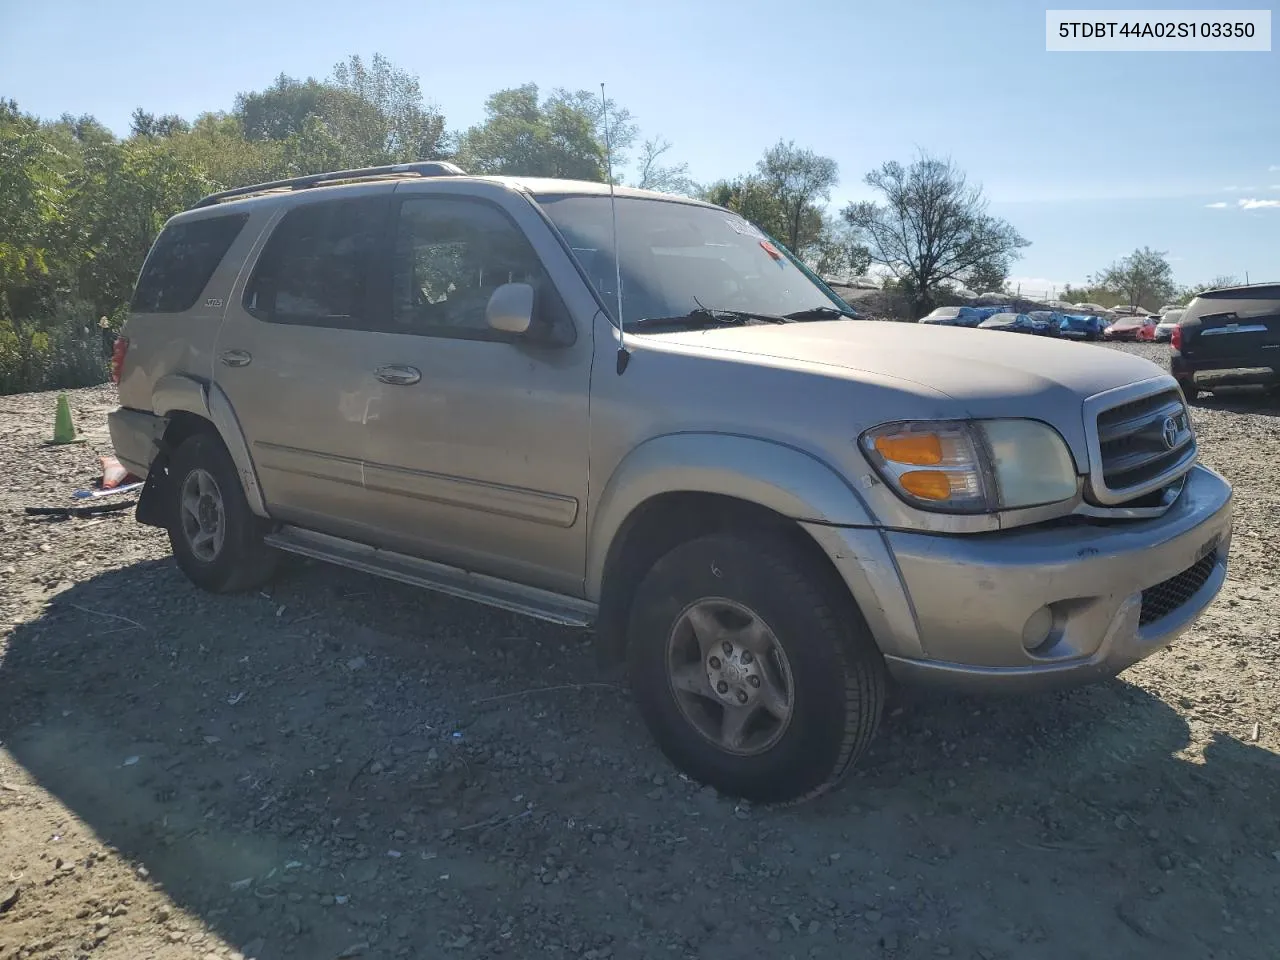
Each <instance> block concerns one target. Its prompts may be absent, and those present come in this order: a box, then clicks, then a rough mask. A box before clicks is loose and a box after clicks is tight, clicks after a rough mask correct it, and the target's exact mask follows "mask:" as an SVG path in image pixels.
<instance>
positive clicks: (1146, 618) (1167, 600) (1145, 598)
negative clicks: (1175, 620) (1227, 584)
mask: <svg viewBox="0 0 1280 960" xmlns="http://www.w3.org/2000/svg"><path fill="white" fill-rule="evenodd" d="M1217 562H1218V558H1217V554H1213V553H1211V554H1209V555H1208V556H1207V557H1204V558H1202V559H1200V560H1197V561H1196V562H1195V563H1194V564H1192V565H1191V566H1189V567H1187V569H1185V570H1183V571H1182V572H1181V573H1180V574H1178V575H1177V576H1174V577H1170V578H1169V579H1168V580H1164V581H1162V582H1161V583H1157V584H1156V585H1155V586H1154V587H1148V588H1147V589H1146V590H1143V591H1142V612H1141V613H1139V614H1138V626H1140V627H1145V626H1146V625H1147V624H1149V623H1155V622H1156V621H1157V620H1161V619H1163V618H1164V617H1167V616H1168V615H1169V614H1171V613H1173V612H1174V611H1175V610H1177V609H1178V608H1179V607H1181V606H1182V605H1183V604H1184V603H1186V602H1187V601H1188V600H1190V599H1191V598H1192V597H1193V596H1194V595H1195V592H1196V591H1197V590H1199V589H1200V588H1201V587H1203V586H1204V585H1205V583H1207V582H1208V580H1209V575H1210V574H1212V573H1213V566H1214V564H1215V563H1217Z"/></svg>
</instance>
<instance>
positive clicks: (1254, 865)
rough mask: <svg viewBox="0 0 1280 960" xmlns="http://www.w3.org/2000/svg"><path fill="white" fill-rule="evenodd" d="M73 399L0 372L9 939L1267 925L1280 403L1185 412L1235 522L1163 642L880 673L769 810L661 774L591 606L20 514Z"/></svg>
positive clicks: (1020, 947) (425, 943)
mask: <svg viewBox="0 0 1280 960" xmlns="http://www.w3.org/2000/svg"><path fill="white" fill-rule="evenodd" d="M993 335H999V334H993ZM1081 349H1085V348H1081ZM1122 349H1130V350H1136V351H1140V352H1142V351H1146V352H1149V353H1150V354H1151V355H1152V356H1153V357H1155V358H1159V357H1162V356H1163V353H1164V350H1163V348H1161V347H1146V346H1143V347H1137V346H1134V347H1125V348H1122ZM71 398H72V408H73V411H74V414H75V419H76V423H77V425H78V426H79V427H81V428H82V429H84V430H85V431H86V434H87V442H86V443H83V444H78V445H74V446H58V447H53V446H46V445H44V444H43V443H42V441H43V440H44V439H45V438H46V437H48V436H49V435H50V434H51V430H52V422H53V413H54V403H55V397H54V395H52V394H38V395H25V396H13V397H2V398H0V431H2V433H3V440H2V441H0V476H2V477H3V486H2V487H0V960H15V958H19V957H21V958H41V960H55V958H56V960H64V958H66V960H69V958H79V957H89V958H112V960H138V958H152V957H154V958H164V960H168V958H174V960H178V958H182V960H212V958H243V957H257V958H261V960H279V958H299V960H334V958H338V957H369V958H392V957H424V958H425V957H433V958H434V957H455V956H456V957H459V958H482V957H516V958H523V957H535V956H536V957H546V958H581V960H593V958H595V960H599V958H607V957H616V958H641V957H645V958H648V957H662V958H665V957H675V958H685V957H689V958H708V960H711V958H714V960H730V958H758V957H770V958H772V957H778V958H810V957H829V958H845V957H859V958H861V957H871V958H881V957H883V958H908V957H910V958H916V957H957V958H984V960H992V958H997V957H999V958H1028V957H1032V958H1042V957H1043V958H1049V957H1062V958H1068V957H1070V958H1078V957H1125V958H1138V957H1153V958H1162V960H1167V958H1173V957H1188V958H1227V957H1240V958H1260V960H1261V958H1274V957H1276V956H1278V955H1280V916H1278V915H1277V911H1280V813H1278V811H1280V602H1278V601H1280V554H1278V553H1277V551H1276V546H1275V544H1276V529H1277V520H1280V483H1277V474H1276V471H1277V469H1280V408H1277V407H1275V406H1267V405H1266V404H1265V403H1264V402H1263V401H1261V400H1260V399H1258V398H1255V397H1247V396H1241V397H1233V398H1224V399H1213V398H1210V399H1208V400H1207V401H1205V402H1204V403H1202V405H1200V406H1198V407H1197V408H1196V409H1195V414H1194V416H1195V422H1196V426H1197V428H1198V430H1199V433H1200V438H1201V444H1202V448H1203V459H1204V460H1205V462H1207V463H1208V464H1210V465H1211V466H1213V467H1215V468H1217V469H1219V470H1221V471H1223V472H1224V473H1225V474H1226V475H1227V476H1228V477H1229V478H1230V479H1231V481H1232V482H1233V483H1234V484H1235V489H1236V500H1237V508H1236V509H1237V520H1236V527H1235V541H1234V549H1233V558H1232V568H1231V577H1230V579H1229V581H1228V582H1227V585H1226V587H1225V589H1224V590H1223V593H1222V595H1221V597H1220V599H1219V600H1218V601H1217V603H1216V604H1215V605H1214V606H1213V608H1212V609H1211V610H1210V611H1209V613H1208V614H1207V615H1206V616H1205V617H1204V618H1203V620H1202V621H1201V622H1200V623H1199V624H1198V625H1197V626H1196V627H1195V628H1194V630H1193V631H1192V632H1191V633H1190V634H1189V635H1187V636H1186V637H1184V638H1183V640H1182V641H1181V642H1180V643H1179V644H1177V645H1176V646H1175V647H1173V648H1172V649H1170V650H1168V651H1166V652H1164V653H1161V654H1158V655H1157V656H1155V657H1153V658H1151V659H1150V660H1148V661H1146V662H1144V663H1143V664H1140V665H1139V666H1137V667H1135V668H1133V669H1131V670H1130V671H1128V672H1126V673H1125V674H1124V675H1123V677H1122V678H1121V679H1118V680H1116V681H1112V682H1109V683H1105V684H1102V685H1098V686H1094V687H1091V688H1087V689H1082V690H1077V691H1073V692H1069V693H1064V694H1060V695H1054V696H1038V697H1028V698H1019V699H966V698H958V697H950V698H946V697H938V696H936V695H930V696H924V695H920V694H911V695H908V694H899V695H897V696H896V698H895V700H894V702H893V704H892V706H891V708H890V711H889V713H888V715H887V716H886V718H885V723H884V725H883V728H882V732H881V735H880V736H879V738H878V739H877V741H876V743H875V745H874V747H873V748H872V750H871V752H870V754H869V756H868V757H867V758H866V759H865V761H864V762H863V763H862V764H861V766H860V767H859V768H858V769H857V770H856V771H855V772H854V774H853V775H852V776H850V778H849V779H848V780H846V781H845V783H844V785H843V786H842V787H841V788H839V789H838V790H836V791H834V792H833V793H831V794H830V795H828V796H826V797H824V798H822V799H820V800H819V801H816V802H814V803H811V804H808V805H806V806H802V807H799V808H794V809H787V810H774V809H766V808H754V809H752V808H747V807H745V806H742V805H739V804H736V803H734V802H733V801H731V800H728V799H725V798H721V797H719V796H717V795H716V794H715V793H714V791H709V790H705V789H700V788H699V787H698V786H697V785H696V784H694V783H690V782H687V781H686V780H685V779H683V778H682V777H680V776H679V775H677V774H676V773H675V772H674V771H673V770H672V769H671V768H670V767H669V766H668V765H667V764H666V762H665V761H664V760H663V758H662V757H661V756H660V755H659V754H658V753H657V751H656V750H655V748H654V747H653V746H652V745H651V743H650V741H649V738H648V736H647V735H646V733H645V731H644V729H643V728H642V727H641V725H640V722H639V720H638V718H637V716H636V714H635V712H634V711H633V709H632V707H631V705H630V703H629V701H628V699H627V697H626V696H625V694H624V692H623V690H622V689H621V686H620V682H621V678H620V677H619V676H618V675H617V673H616V672H612V671H606V670H604V669H603V668H601V667H599V666H598V665H597V663H596V660H595V658H594V656H593V655H592V652H591V643H590V637H589V636H587V635H584V634H581V633H577V632H572V631H568V630H561V629H557V628H554V627H550V626H547V625H543V624H540V623H536V622H531V621H526V620H522V619H519V618H516V617H514V616H508V615H505V614H502V613H496V612H493V611H489V610H486V609H483V608H480V607H477V606H473V605H469V604H466V603H463V602H460V601H453V600H450V599H446V598H442V597H439V596H435V595H432V594H428V593H423V592H418V591H415V590H413V589H411V588H408V587H403V586H400V585H397V584H394V583H389V582H384V581H380V580H377V579H374V578H372V577H368V576H364V575H360V574H357V573H351V572H346V571H343V570H337V569H331V568H325V567H322V566H318V565H306V564H294V565H293V566H292V567H290V568H289V569H288V570H287V571H286V573H285V575H284V576H283V577H282V578H281V579H280V580H279V581H278V582H277V583H276V584H275V585H274V586H273V587H272V588H271V589H270V590H269V591H266V592H262V593H253V594H250V595H247V596H240V597H234V598H215V597H211V596H207V595H203V594H201V593H199V592H197V591H196V590H195V589H194V588H193V587H191V586H189V585H188V583H187V582H186V581H185V580H184V579H183V578H182V577H181V576H180V575H179V574H178V572H177V570H176V569H175V567H174V565H173V563H172V561H171V560H170V558H169V551H168V545H167V541H166V539H165V537H164V535H163V534H162V533H160V532H158V531H155V530H153V529H150V528H144V527H140V526H138V525H137V524H135V523H134V521H133V518H132V514H131V512H129V511H124V512H122V513H116V514H106V515H102V516H98V517H94V518H91V519H86V518H74V519H68V520H54V521H50V520H46V519H37V518H30V517H27V516H25V515H24V513H23V510H22V508H23V507H25V506H29V505H62V504H66V503H69V500H68V496H69V494H70V492H71V491H72V490H74V489H77V488H80V487H85V486H87V485H89V484H90V483H91V481H92V480H93V479H94V478H95V477H97V476H98V461H97V456H98V455H99V454H104V453H109V452H110V445H109V441H108V440H107V438H106V435H105V426H104V423H105V421H104V417H105V414H106V411H107V410H108V409H109V408H110V407H111V406H112V405H113V404H114V391H113V389H111V388H110V387H101V388H91V389H86V390H79V391H74V392H73V393H72V394H71Z"/></svg>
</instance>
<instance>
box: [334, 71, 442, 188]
mask: <svg viewBox="0 0 1280 960" xmlns="http://www.w3.org/2000/svg"><path fill="white" fill-rule="evenodd" d="M330 84H331V87H332V89H331V91H330V92H329V93H328V94H327V96H326V98H325V119H327V120H328V121H329V123H330V124H331V126H332V127H333V132H334V134H335V136H336V137H337V139H338V140H339V141H340V142H342V143H345V144H346V146H347V148H348V150H349V151H350V152H351V154H352V155H353V156H355V157H360V158H362V159H363V160H364V161H365V162H368V163H370V164H380V163H401V162H407V161H413V160H438V159H441V158H442V157H443V152H442V142H441V141H442V137H443V134H444V116H443V115H442V114H441V113H440V111H439V110H438V109H436V108H435V107H433V106H429V105H428V104H427V103H426V102H425V101H424V100H423V98H422V88H421V86H420V85H419V83H418V78H417V77H415V76H413V75H412V74H410V73H408V72H406V71H405V70H402V69H400V68H399V67H397V66H395V65H394V64H392V63H391V62H390V61H389V60H387V58H386V57H384V56H382V55H381V54H377V53H375V54H374V55H373V57H372V58H371V59H370V60H369V62H368V63H367V64H366V63H365V62H364V61H363V60H362V59H361V58H360V57H359V56H356V55H353V56H351V57H349V58H347V59H346V60H344V61H343V62H342V63H339V64H337V65H336V66H335V67H334V68H333V75H332V76H331V78H330Z"/></svg>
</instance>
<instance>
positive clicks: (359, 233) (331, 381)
mask: <svg viewBox="0 0 1280 960" xmlns="http://www.w3.org/2000/svg"><path fill="white" fill-rule="evenodd" d="M391 189H392V186H391V185H390V184H388V185H382V184H379V185H377V186H370V185H362V186H361V187H360V188H359V190H358V191H352V190H346V189H344V188H340V187H339V188H326V189H324V190H323V192H322V194H321V192H320V191H317V198H315V199H313V198H310V197H308V198H307V199H306V201H304V202H303V203H300V204H296V205H292V206H290V207H288V208H286V209H285V211H284V212H283V214H282V215H280V216H279V217H278V219H277V220H276V222H275V224H274V229H273V230H271V231H270V233H269V237H268V239H267V240H266V241H265V244H264V245H263V246H262V248H261V253H260V254H259V256H258V257H257V261H256V263H255V265H254V266H253V268H252V271H251V272H249V273H248V276H247V279H246V280H245V281H244V283H243V286H242V287H239V288H237V290H235V291H234V292H233V296H232V299H231V302H230V303H229V304H228V306H227V312H226V319H225V321H224V322H223V325H222V328H221V330H220V332H219V336H218V342H217V347H216V350H215V362H214V364H213V366H214V371H215V373H214V377H215V380H216V382H217V383H218V384H219V386H221V387H222V389H223V390H224V391H225V392H226V394H227V396H228V398H229V399H230V401H231V404H232V406H233V408H234V409H235V413H236V417H237V418H238V419H239V421H240V427H241V429H242V431H243V432H244V436H245V439H246V441H247V443H248V444H249V449H250V451H251V454H252V457H253V461H254V465H255V466H256V468H257V471H258V478H259V482H260V484H261V487H262V492H263V496H264V498H265V499H266V502H267V506H268V509H269V511H270V512H271V515H272V516H273V517H276V518H278V519H282V520H288V521H291V522H294V523H299V524H302V525H304V526H307V527H310V528H312V529H317V530H322V531H325V532H330V533H334V534H338V535H342V536H349V537H353V538H355V539H361V538H362V534H363V533H365V532H367V531H365V530H364V529H363V528H362V525H361V519H362V516H363V509H364V506H365V501H364V490H363V486H362V481H363V475H362V469H361V455H362V446H363V443H364V431H365V429H366V428H365V421H366V418H367V416H368V412H369V405H370V403H371V400H372V397H373V392H374V388H375V387H376V385H377V381H376V380H375V379H374V378H373V376H372V375H371V372H370V369H369V362H368V358H367V357H366V356H365V355H364V351H365V349H366V348H367V338H368V332H367V331H368V329H369V327H370V310H371V303H372V286H371V276H372V270H373V261H374V256H375V252H376V250H377V249H378V247H379V244H380V243H381V241H382V235H383V231H384V229H385V226H386V215H387V210H388V203H389V199H390V194H391ZM321 196H322V197H323V198H321Z"/></svg>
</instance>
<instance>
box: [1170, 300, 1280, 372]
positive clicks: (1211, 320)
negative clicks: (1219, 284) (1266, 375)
mask: <svg viewBox="0 0 1280 960" xmlns="http://www.w3.org/2000/svg"><path fill="white" fill-rule="evenodd" d="M1232 293H1233V294H1235V293H1236V291H1232ZM1240 293H1241V294H1244V293H1245V291H1241V292H1240ZM1193 310H1194V312H1195V313H1196V314H1198V316H1197V317H1196V320H1195V322H1194V323H1192V324H1187V323H1186V322H1185V314H1184V324H1183V345H1182V350H1181V353H1182V355H1183V356H1184V357H1186V358H1187V359H1188V360H1190V361H1192V362H1194V363H1195V364H1196V365H1197V366H1201V365H1203V366H1205V367H1209V368H1216V369H1239V370H1245V369H1254V368H1259V369H1260V368H1264V367H1270V368H1273V369H1274V368H1276V367H1277V366H1280V291H1277V295H1276V296H1275V297H1271V298H1258V297H1246V296H1243V295H1237V296H1232V297H1225V296H1215V297H1204V298H1201V299H1200V300H1199V301H1197V302H1196V303H1194V304H1193V305H1192V306H1191V307H1190V308H1188V311H1187V312H1188V313H1191V312H1192V311H1193Z"/></svg>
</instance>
